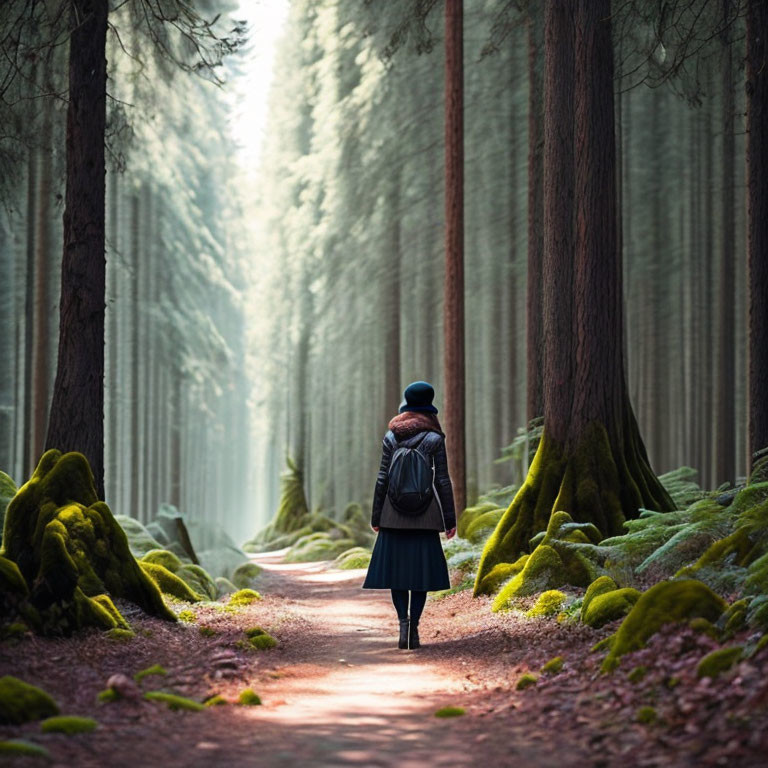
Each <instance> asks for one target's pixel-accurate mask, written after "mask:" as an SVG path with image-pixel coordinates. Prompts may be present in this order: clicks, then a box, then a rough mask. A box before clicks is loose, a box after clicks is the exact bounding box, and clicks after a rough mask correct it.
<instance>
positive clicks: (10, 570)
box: [0, 556, 29, 598]
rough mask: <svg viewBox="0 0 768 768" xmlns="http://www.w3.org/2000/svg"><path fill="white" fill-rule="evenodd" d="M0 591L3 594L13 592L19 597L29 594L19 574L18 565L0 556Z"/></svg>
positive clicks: (25, 583)
mask: <svg viewBox="0 0 768 768" xmlns="http://www.w3.org/2000/svg"><path fill="white" fill-rule="evenodd" d="M0 591H2V593H3V595H6V594H13V595H16V596H18V597H20V598H25V597H27V596H28V595H29V589H28V588H27V582H26V581H24V577H23V576H22V575H21V571H20V570H19V566H18V565H16V563H14V562H13V560H9V559H8V558H7V557H2V556H0Z"/></svg>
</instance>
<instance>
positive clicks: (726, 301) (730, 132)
mask: <svg viewBox="0 0 768 768" xmlns="http://www.w3.org/2000/svg"><path fill="white" fill-rule="evenodd" d="M731 4H732V0H723V21H724V22H725V23H726V24H727V23H728V21H729V19H730V16H731ZM721 39H722V44H723V72H722V74H723V149H722V151H723V154H722V164H723V205H722V217H723V245H722V253H721V257H720V259H721V260H720V286H719V293H720V301H719V304H720V323H719V327H718V338H717V397H716V399H715V402H716V404H717V405H716V408H717V414H716V416H717V423H716V429H715V438H716V439H715V485H720V484H721V483H723V482H726V481H727V482H730V483H733V482H735V479H736V402H735V395H736V388H735V373H736V354H735V349H736V339H735V336H734V332H735V305H736V256H735V237H736V226H735V198H734V169H735V155H736V152H735V146H734V145H735V142H734V115H735V111H736V106H735V104H734V98H733V96H734V94H733V87H734V84H733V51H732V48H731V39H730V31H729V28H728V26H726V27H725V31H724V32H723V34H722V38H721Z"/></svg>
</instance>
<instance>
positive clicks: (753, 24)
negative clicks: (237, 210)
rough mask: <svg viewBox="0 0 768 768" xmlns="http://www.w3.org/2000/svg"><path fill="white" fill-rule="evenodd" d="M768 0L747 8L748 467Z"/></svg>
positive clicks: (761, 306) (766, 441)
mask: <svg viewBox="0 0 768 768" xmlns="http://www.w3.org/2000/svg"><path fill="white" fill-rule="evenodd" d="M766 30H768V0H750V2H749V5H748V8H747V273H748V278H749V342H748V348H749V373H748V377H749V383H748V392H749V396H748V411H749V439H748V444H749V453H748V456H747V459H748V464H749V471H750V472H751V471H752V463H753V456H754V453H755V452H756V451H759V450H761V449H762V448H765V447H768V302H766V296H768V142H767V141H766V139H765V137H766V136H768V34H766Z"/></svg>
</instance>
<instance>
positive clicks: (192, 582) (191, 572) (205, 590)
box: [176, 563, 217, 600]
mask: <svg viewBox="0 0 768 768" xmlns="http://www.w3.org/2000/svg"><path fill="white" fill-rule="evenodd" d="M176 576H178V577H179V578H180V579H181V580H182V581H185V582H186V583H187V585H188V586H189V587H190V589H191V590H192V591H193V592H196V593H197V594H198V595H200V596H201V597H203V599H206V598H207V599H208V600H215V599H216V597H217V589H216V582H215V581H214V580H213V579H212V578H211V577H210V575H209V573H208V571H206V570H205V569H204V568H201V567H200V566H199V565H195V564H194V563H192V564H189V565H182V566H181V568H179V570H178V571H176Z"/></svg>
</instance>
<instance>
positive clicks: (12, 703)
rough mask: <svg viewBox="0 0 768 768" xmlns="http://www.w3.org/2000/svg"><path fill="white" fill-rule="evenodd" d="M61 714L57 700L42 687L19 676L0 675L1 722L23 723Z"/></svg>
mask: <svg viewBox="0 0 768 768" xmlns="http://www.w3.org/2000/svg"><path fill="white" fill-rule="evenodd" d="M58 714H59V707H58V706H57V704H56V702H55V701H54V700H53V699H52V698H51V696H49V695H48V694H47V693H46V692H45V691H44V690H42V688H38V687H37V686H35V685H30V684H29V683H25V682H24V681H23V680H19V678H18V677H13V676H12V675H5V677H0V723H11V724H15V725H18V724H21V723H26V722H28V721H30V720H39V719H40V718H43V717H50V716H52V715H58Z"/></svg>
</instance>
